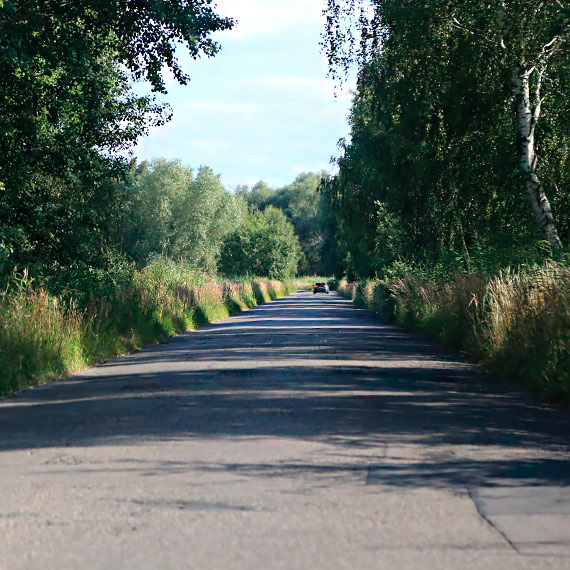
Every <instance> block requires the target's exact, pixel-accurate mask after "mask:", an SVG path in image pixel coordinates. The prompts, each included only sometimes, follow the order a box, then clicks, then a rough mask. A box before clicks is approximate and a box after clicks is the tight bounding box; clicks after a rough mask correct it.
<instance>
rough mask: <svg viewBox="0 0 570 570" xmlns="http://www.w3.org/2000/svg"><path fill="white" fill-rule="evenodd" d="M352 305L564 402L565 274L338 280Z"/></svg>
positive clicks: (568, 322)
mask: <svg viewBox="0 0 570 570" xmlns="http://www.w3.org/2000/svg"><path fill="white" fill-rule="evenodd" d="M339 290H340V291H341V292H342V293H343V294H344V295H345V296H347V297H350V298H352V299H353V300H354V301H355V302H356V303H358V304H360V305H362V306H365V307H367V308H369V309H372V310H374V311H376V312H377V313H379V314H381V315H382V316H384V317H385V318H387V319H389V320H391V321H394V322H395V323H396V324H398V325H400V326H403V327H405V328H408V329H411V330H414V331H417V332H420V333H422V334H425V335H426V336H428V337H430V338H433V339H435V340H437V341H439V342H441V343H443V344H445V345H447V346H451V347H453V348H456V349H459V350H461V351H463V352H464V353H466V354H467V355H468V356H469V357H470V358H471V359H473V360H475V361H477V362H481V363H484V364H486V365H487V366H488V367H490V368H492V369H494V370H496V371H498V372H499V373H501V374H504V375H506V376H508V377H510V378H513V379H515V380H517V381H519V382H521V383H523V384H525V385H527V386H528V387H530V388H531V389H532V390H533V391H535V392H536V393H538V394H540V395H541V396H542V397H544V398H545V399H547V400H549V401H553V402H564V403H565V404H566V405H568V404H570V269H569V268H568V267H567V266H565V265H562V264H555V263H547V264H544V265H541V266H537V267H532V268H525V269H520V270H511V271H502V272H500V273H499V274H497V275H494V276H490V277H489V276H485V275H478V274H467V275H465V274H458V275H455V276H452V277H450V278H449V279H448V280H447V281H446V280H442V279H433V278H429V277H426V276H421V275H413V274H412V275H408V276H403V277H402V276H392V277H390V278H387V279H384V280H370V281H365V282H360V283H358V284H356V283H351V284H349V283H346V282H342V283H341V285H340V288H339Z"/></svg>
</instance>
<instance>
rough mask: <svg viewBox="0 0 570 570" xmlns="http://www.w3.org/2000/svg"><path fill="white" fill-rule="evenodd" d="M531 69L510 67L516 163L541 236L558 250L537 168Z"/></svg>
mask: <svg viewBox="0 0 570 570" xmlns="http://www.w3.org/2000/svg"><path fill="white" fill-rule="evenodd" d="M531 72H532V70H529V69H527V68H526V66H524V65H523V64H519V65H516V66H515V67H514V69H513V89H514V97H515V100H514V104H515V112H516V117H517V149H518V152H519V167H520V171H521V174H522V177H523V181H524V185H525V189H526V193H527V196H528V199H529V200H530V203H531V206H532V210H533V212H534V217H535V220H536V223H537V225H538V229H539V231H540V232H541V233H542V236H543V238H544V239H545V240H546V241H548V242H549V243H550V245H551V247H552V249H553V251H558V250H560V249H561V248H562V242H561V241H560V238H559V237H558V232H557V231H556V225H555V223H554V216H553V215H552V209H551V208H550V202H549V201H548V198H547V197H546V193H545V192H544V186H543V185H542V182H541V180H540V178H539V177H538V174H537V172H536V153H535V140H534V134H535V127H536V122H537V120H538V118H539V116H540V91H539V89H540V86H539V87H537V93H536V106H535V109H534V112H533V110H532V109H531V104H530V85H529V80H530V74H531Z"/></svg>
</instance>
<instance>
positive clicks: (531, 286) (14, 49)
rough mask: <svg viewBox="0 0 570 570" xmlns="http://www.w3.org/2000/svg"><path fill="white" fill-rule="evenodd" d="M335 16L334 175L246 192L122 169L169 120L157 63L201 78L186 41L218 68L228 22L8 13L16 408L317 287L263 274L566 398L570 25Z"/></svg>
mask: <svg viewBox="0 0 570 570" xmlns="http://www.w3.org/2000/svg"><path fill="white" fill-rule="evenodd" d="M327 6H328V7H327V9H326V13H327V16H328V18H327V28H326V31H325V34H324V41H323V47H324V50H325V52H326V55H327V56H328V58H329V62H330V67H331V73H332V74H333V75H336V76H337V77H340V76H342V75H343V73H344V72H345V71H346V70H347V69H348V68H349V66H350V65H351V64H353V63H356V65H357V66H358V82H357V88H356V92H355V95H354V100H353V105H352V110H351V114H350V117H349V121H350V128H351V134H350V138H349V140H342V141H340V143H339V148H340V155H339V156H338V157H337V158H336V167H337V168H336V169H335V172H336V173H335V174H334V175H333V176H329V175H327V174H326V173H324V172H321V173H318V174H317V173H303V174H300V175H299V176H298V177H297V178H296V179H295V180H294V181H293V182H292V183H291V184H288V185H286V186H284V187H282V188H271V187H269V186H268V185H267V184H266V183H264V182H262V181H260V182H258V183H257V184H255V185H254V186H253V187H251V188H249V187H247V186H240V187H238V188H237V190H236V192H235V193H232V192H229V191H228V190H226V189H225V188H224V187H223V185H222V183H221V181H220V178H219V176H217V175H216V174H215V173H214V172H212V171H211V170H210V169H209V168H207V167H201V168H199V169H198V170H193V169H192V168H189V167H187V166H184V165H183V164H181V163H180V162H178V161H168V160H164V159H159V160H155V161H152V162H150V163H148V162H143V163H140V164H138V163H137V162H136V160H134V159H132V160H131V159H127V158H125V152H124V151H127V150H128V149H129V148H131V146H132V145H133V143H134V142H136V141H137V139H138V138H139V137H140V136H141V135H143V134H144V133H146V132H147V130H148V128H149V127H150V126H152V125H160V124H162V123H164V122H165V121H167V120H169V118H170V112H169V109H168V106H167V105H164V104H160V105H159V104H157V102H156V100H155V93H157V92H158V93H166V88H165V82H164V79H163V77H162V71H163V69H169V70H170V71H171V72H172V74H173V76H174V78H175V79H176V80H177V81H178V82H180V83H183V84H185V83H187V82H188V79H189V78H188V76H187V75H186V73H185V72H184V71H183V70H182V69H181V68H180V67H179V64H178V63H177V59H176V57H175V53H174V49H175V47H176V46H178V47H176V49H181V48H184V49H186V51H187V52H188V53H189V54H190V55H191V56H192V57H193V58H198V57H201V56H213V55H215V54H216V52H217V50H218V49H219V46H218V45H217V44H216V43H215V42H214V41H213V40H212V38H211V35H212V33H214V32H218V31H221V30H225V29H229V28H231V27H232V25H233V21H232V20H231V19H227V18H223V17H221V16H219V15H218V14H216V13H215V11H214V9H213V8H212V4H211V2H210V1H209V0H197V1H194V2H186V1H185V2H170V1H164V0H148V1H145V2H138V1H134V0H133V1H127V2H123V1H119V0H102V1H98V2H94V1H93V0H88V1H82V2H79V0H70V1H69V2H66V3H65V4H64V5H62V4H61V3H60V2H59V3H58V2H55V0H33V1H26V2H24V1H21V0H5V1H4V2H0V34H1V35H2V47H1V49H0V92H1V93H2V96H1V97H0V130H1V132H2V137H0V291H1V292H2V293H1V296H0V329H1V330H2V337H1V338H0V369H1V370H3V371H6V372H5V373H4V375H3V376H2V377H1V378H0V391H2V390H4V391H11V390H15V389H17V388H18V387H21V386H25V385H28V384H30V383H33V382H36V381H42V380H44V379H47V378H50V377H56V376H60V375H62V374H65V373H67V372H69V371H73V370H77V369H79V368H80V367H82V366H84V365H86V364H87V363H91V362H94V361H96V360H97V359H100V358H106V357H108V356H110V355H113V354H118V353H121V352H125V351H128V350H131V349H132V348H135V347H138V346H142V345H144V344H145V343H148V342H154V341H156V340H158V339H162V338H165V337H167V336H168V335H171V334H173V333H174V332H177V331H182V330H186V329H188V328H192V327H194V326H197V325H198V324H200V323H202V322H207V321H210V320H212V319H217V318H222V317H223V316H225V315H227V314H230V313H233V312H235V311H238V310H240V309H241V308H242V307H246V306H252V305H253V304H254V303H259V302H263V301H264V300H266V299H267V298H271V297H272V296H276V295H280V294H281V293H282V292H284V291H285V290H286V289H287V288H288V287H290V286H296V287H310V285H311V283H312V282H313V281H314V280H317V278H316V277H310V278H307V280H305V281H304V280H301V281H297V282H295V284H294V285H279V284H278V282H277V281H271V282H266V281H263V279H262V280H260V279H256V278H254V277H257V276H262V277H263V278H265V279H274V280H280V281H282V282H287V283H292V279H293V278H294V277H295V275H319V274H320V275H323V274H324V275H335V277H336V278H340V277H342V276H346V278H347V281H346V282H343V283H342V284H341V287H340V288H341V290H342V291H343V292H344V293H345V294H348V295H351V296H352V297H354V298H355V300H356V301H357V302H360V303H362V304H364V305H366V306H368V307H370V308H373V309H374V310H376V311H378V312H379V313H381V314H383V315H384V316H386V317H387V318H389V319H392V320H394V321H395V322H397V323H398V324H401V325H403V326H406V327H409V328H412V329H414V330H418V331H421V332H423V333H424V334H427V335H429V336H431V337H433V338H437V339H438V340H440V341H441V342H444V343H446V344H448V345H451V346H454V347H456V348H459V349H460V350H462V351H465V352H466V353H468V354H470V355H471V357H472V358H474V359H476V360H478V361H482V362H485V363H488V364H489V365H490V366H494V367H497V368H498V369H500V370H501V371H503V372H507V373H509V374H511V375H512V376H513V377H517V378H519V379H522V380H523V381H525V382H526V383H528V384H529V385H531V386H532V387H533V388H535V389H536V390H538V391H539V392H541V393H543V394H545V395H546V397H548V398H551V399H560V400H566V401H570V388H569V386H570V380H569V379H568V373H567V372H566V370H567V368H568V363H567V359H568V356H567V355H568V353H569V351H568V348H569V346H568V342H569V340H568V339H569V332H568V331H569V322H568V320H569V317H568V307H569V305H570V303H569V290H570V285H569V273H568V250H567V244H568V241H569V238H570V99H569V98H568V97H567V96H566V93H567V92H568V90H569V88H570V73H569V71H568V70H569V69H570V51H569V50H568V49H567V48H568V42H569V40H570V13H569V12H568V10H566V9H565V8H563V6H562V4H561V3H559V2H540V1H539V0H532V1H529V2H515V1H505V2H498V1H497V2H494V1H492V2H487V3H484V4H482V3H477V2H468V1H466V0H409V1H408V2H405V3H402V2H401V1H400V0H330V1H329V2H328V4H327ZM145 81H146V82H147V84H148V85H149V86H150V87H149V88H150V92H149V93H147V94H142V95H141V94H138V90H134V89H133V85H134V84H136V83H137V82H145ZM171 260H176V263H174V262H173V261H171ZM356 282H358V284H356ZM333 287H334V285H333Z"/></svg>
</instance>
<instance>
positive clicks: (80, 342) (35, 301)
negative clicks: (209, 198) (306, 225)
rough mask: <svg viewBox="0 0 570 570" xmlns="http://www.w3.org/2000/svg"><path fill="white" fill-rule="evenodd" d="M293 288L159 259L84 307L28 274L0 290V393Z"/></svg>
mask: <svg viewBox="0 0 570 570" xmlns="http://www.w3.org/2000/svg"><path fill="white" fill-rule="evenodd" d="M289 292H290V289H289V285H288V284H287V283H282V282H279V281H271V280H250V281H249V280H246V281H220V280H216V279H213V278H212V277H210V276H206V275H203V274H200V273H197V272H196V271H195V269H194V268H193V267H190V266H187V265H184V264H179V263H174V262H173V261H171V260H169V259H167V258H158V259H156V260H154V261H153V262H152V263H151V264H150V265H148V266H147V267H145V268H144V269H142V270H140V271H136V272H134V273H133V274H132V277H131V279H130V280H129V281H128V282H125V283H123V285H122V286H121V287H119V288H117V289H116V290H115V292H114V294H113V295H112V296H107V297H93V298H92V299H91V302H90V304H89V305H88V306H87V307H86V308H85V309H82V310H80V309H79V308H78V307H77V304H76V303H75V302H74V300H73V299H66V298H63V297H61V296H55V295H51V294H50V293H49V292H47V291H46V289H45V288H43V287H41V285H38V284H37V283H36V282H35V281H34V280H33V278H31V277H30V276H29V275H28V274H27V273H26V272H24V273H22V274H17V275H14V276H13V277H12V279H11V280H10V283H9V286H8V288H7V289H6V291H5V292H4V293H3V294H2V295H1V296H0V369H1V370H2V376H1V377H0V394H7V393H11V392H14V391H17V390H20V389H22V388H24V387H27V386H30V385H34V384H38V383H41V382H43V381H47V380H49V379H53V378H57V377H60V376H64V375H66V374H69V373H71V372H76V371H78V370H80V369H81V368H84V367H85V366H87V365H89V364H92V363H94V362H97V361H100V360H103V359H106V358H110V357H112V356H115V355H117V354H121V353H124V352H127V351H130V350H133V349H135V348H140V347H142V346H145V345H147V344H149V343H152V342H157V341H161V340H164V339H166V338H167V337H169V336H171V335H173V334H175V333H176V332H182V331H185V330H188V329H192V328H194V327H196V326H198V325H201V324H204V323H206V322H210V321H213V320H217V319H223V318H226V317H227V316H228V315H230V314H235V313H237V312H239V311H241V310H242V309H244V308H247V307H254V306H255V305H256V304H259V303H263V302H265V301H269V300H271V299H276V298H277V297H280V296H282V295H285V294H287V293H289Z"/></svg>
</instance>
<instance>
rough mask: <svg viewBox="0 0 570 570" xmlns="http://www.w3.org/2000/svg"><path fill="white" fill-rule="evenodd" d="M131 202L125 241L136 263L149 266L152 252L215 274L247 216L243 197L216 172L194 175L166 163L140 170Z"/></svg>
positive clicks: (143, 165) (202, 170)
mask: <svg viewBox="0 0 570 570" xmlns="http://www.w3.org/2000/svg"><path fill="white" fill-rule="evenodd" d="M128 202H129V208H128V211H127V214H126V216H125V221H124V226H123V228H124V229H123V232H122V243H123V248H124V250H125V251H126V253H128V254H129V255H130V256H131V257H132V258H133V259H135V260H136V261H137V262H139V263H144V262H146V261H147V259H148V257H149V256H150V255H151V254H158V255H166V256H168V257H171V258H175V259H178V258H180V259H184V260H185V261H186V262H187V263H189V264H191V265H194V266H195V267H196V268H197V269H200V270H202V271H209V272H212V273H214V272H215V271H216V264H217V261H218V257H219V254H220V247H221V245H222V242H223V240H224V238H225V236H226V235H227V234H228V233H230V232H232V231H234V230H235V229H236V228H237V227H238V226H239V225H240V224H241V222H242V220H243V219H244V217H245V215H246V212H245V205H244V204H243V203H242V201H241V199H240V198H238V197H237V196H234V195H233V194H231V193H230V192H228V191H227V190H226V189H225V188H224V187H223V185H222V183H221V181H220V177H219V176H218V175H216V174H214V173H213V172H212V170H211V169H209V168H206V167H202V168H200V169H199V170H198V172H197V174H196V175H195V176H194V172H193V171H192V169H191V168H188V167H185V166H183V165H182V164H181V163H180V162H179V161H169V160H165V159H158V160H155V161H153V162H151V163H147V162H143V163H141V164H140V165H139V166H138V167H137V168H136V169H135V174H134V181H133V185H132V189H131V192H130V195H129V199H128Z"/></svg>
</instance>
